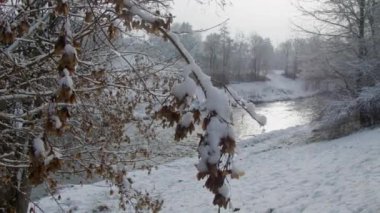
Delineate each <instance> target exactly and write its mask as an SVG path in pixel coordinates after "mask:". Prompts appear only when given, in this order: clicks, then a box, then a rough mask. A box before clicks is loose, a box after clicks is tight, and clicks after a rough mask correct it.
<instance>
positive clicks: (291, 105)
mask: <svg viewBox="0 0 380 213" xmlns="http://www.w3.org/2000/svg"><path fill="white" fill-rule="evenodd" d="M321 103H323V98H322V97H319V96H314V97H309V98H302V99H295V100H287V101H276V102H269V103H261V104H257V105H256V112H257V113H259V114H262V115H265V116H266V117H267V123H266V125H265V126H264V127H260V125H259V124H258V123H257V122H256V121H255V120H253V119H252V118H251V117H250V116H249V115H248V113H247V112H246V111H244V110H242V109H240V108H234V124H235V131H236V134H237V135H238V137H239V138H240V139H246V138H248V137H252V136H253V135H257V134H261V133H266V132H271V131H274V130H280V129H286V128H289V127H294V126H298V125H304V124H308V123H310V122H311V121H312V120H314V119H315V118H317V116H318V114H319V111H320V107H321V106H322V105H323V104H321Z"/></svg>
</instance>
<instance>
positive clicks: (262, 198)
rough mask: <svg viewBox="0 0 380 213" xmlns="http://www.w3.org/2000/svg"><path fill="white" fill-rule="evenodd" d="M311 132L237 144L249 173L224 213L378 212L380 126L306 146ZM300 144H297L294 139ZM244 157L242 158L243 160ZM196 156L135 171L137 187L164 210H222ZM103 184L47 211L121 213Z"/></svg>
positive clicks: (50, 203) (70, 194)
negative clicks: (156, 199) (201, 174)
mask: <svg viewBox="0 0 380 213" xmlns="http://www.w3.org/2000/svg"><path fill="white" fill-rule="evenodd" d="M308 131H309V130H308V128H307V126H305V127H298V128H291V129H288V130H280V131H275V132H271V133H268V134H264V135H261V136H258V137H256V138H252V139H249V140H246V141H243V142H241V143H240V144H239V151H238V152H239V156H238V157H239V161H240V164H241V165H243V167H244V170H245V172H246V174H245V176H243V177H242V178H241V179H240V180H233V181H232V182H231V183H230V184H231V186H232V190H231V198H232V207H231V208H230V209H228V210H223V211H222V212H231V211H232V210H233V209H235V210H237V209H240V211H239V212H257V213H264V212H276V213H277V212H278V213H280V212H289V213H294V212H315V213H320V212H334V213H339V212H341V213H347V212H366V213H376V212H380V191H379V189H380V141H379V138H380V128H377V129H373V130H364V131H361V132H359V133H356V134H353V135H350V136H347V137H344V138H340V139H337V140H332V141H326V142H319V143H310V144H307V143H304V142H303V140H305V138H306V136H307V135H308ZM294 139H298V141H293V140H294ZM240 159H241V160H240ZM196 162H197V159H196V158H182V159H178V160H176V161H173V162H171V163H167V164H164V165H161V166H159V167H158V169H157V170H153V171H152V173H151V175H147V174H146V171H133V172H130V173H129V176H130V177H132V178H133V179H134V181H135V183H134V186H135V187H136V188H140V189H146V190H148V191H150V194H151V195H154V196H156V197H159V198H162V199H164V200H165V203H164V207H163V211H162V212H194V213H195V212H197V213H199V212H204V213H206V212H207V213H208V212H217V209H216V208H215V207H213V206H212V204H211V203H212V199H213V197H212V194H211V193H209V192H208V191H207V189H205V188H203V187H202V184H203V182H200V181H197V180H196V178H195V174H196V168H195V167H194V164H195V163H196ZM109 190H110V189H109V187H108V186H107V184H106V183H105V182H99V183H95V184H92V185H83V186H78V185H76V186H70V187H67V188H65V189H62V190H61V191H60V193H59V194H60V196H61V199H60V200H59V201H55V200H54V199H52V198H51V197H46V198H43V199H41V200H40V201H39V202H38V203H37V204H38V205H39V206H40V207H41V208H42V209H43V210H44V212H61V211H62V209H60V208H59V207H58V205H57V203H56V202H59V203H61V207H62V208H63V209H64V211H68V210H70V209H71V210H74V212H93V210H94V209H96V208H97V207H98V206H102V205H105V206H107V207H108V208H109V212H120V210H119V209H118V200H117V196H116V195H112V196H111V195H109Z"/></svg>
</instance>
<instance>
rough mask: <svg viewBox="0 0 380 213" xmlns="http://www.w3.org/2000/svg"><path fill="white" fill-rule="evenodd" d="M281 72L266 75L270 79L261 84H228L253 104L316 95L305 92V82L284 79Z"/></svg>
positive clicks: (313, 92)
mask: <svg viewBox="0 0 380 213" xmlns="http://www.w3.org/2000/svg"><path fill="white" fill-rule="evenodd" d="M283 73H284V71H283V70H275V71H271V72H269V73H268V75H267V77H268V78H269V79H270V80H268V81H263V82H247V83H237V84H230V85H229V87H231V88H232V89H234V90H235V91H236V92H237V93H238V94H239V95H241V96H242V97H243V98H245V99H246V100H251V101H253V102H269V101H282V100H289V99H295V98H304V97H309V96H312V95H315V94H316V93H318V91H316V90H306V85H305V81H304V80H302V79H295V80H293V79H290V78H286V77H284V76H283V75H282V74H283Z"/></svg>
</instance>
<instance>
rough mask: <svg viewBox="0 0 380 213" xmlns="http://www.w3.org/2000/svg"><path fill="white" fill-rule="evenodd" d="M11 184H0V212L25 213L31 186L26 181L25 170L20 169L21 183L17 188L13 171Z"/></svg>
mask: <svg viewBox="0 0 380 213" xmlns="http://www.w3.org/2000/svg"><path fill="white" fill-rule="evenodd" d="M14 172H15V175H14V176H13V177H14V178H13V179H12V180H11V183H8V184H6V183H4V182H2V183H1V184H0V212H17V213H26V212H27V211H28V205H29V200H30V193H31V186H30V184H29V181H28V175H27V170H26V169H22V171H21V172H22V174H21V177H20V181H21V183H20V184H19V188H18V180H17V175H16V173H17V172H18V170H16V169H15V171H14Z"/></svg>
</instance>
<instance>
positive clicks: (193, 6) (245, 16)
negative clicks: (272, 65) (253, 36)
mask: <svg viewBox="0 0 380 213" xmlns="http://www.w3.org/2000/svg"><path fill="white" fill-rule="evenodd" d="M293 1H294V0H231V3H232V5H230V6H227V7H226V8H225V9H224V10H223V9H221V8H218V7H217V6H216V5H215V4H211V5H200V4H198V3H197V2H196V1H195V0H176V1H175V5H174V7H173V9H174V12H173V13H174V15H175V16H176V18H175V19H174V20H175V21H176V22H184V21H186V22H190V23H191V24H192V25H193V27H194V29H200V28H209V27H211V26H215V25H216V24H218V23H220V22H222V21H224V20H226V19H227V18H229V19H230V20H229V22H228V26H229V27H230V30H231V31H232V32H233V34H235V33H236V32H244V33H245V34H246V35H248V34H250V33H252V32H256V33H258V34H260V35H262V36H263V37H269V38H270V39H271V40H272V42H273V43H274V44H278V43H280V42H282V41H284V40H286V39H288V38H292V37H294V36H295V33H294V32H292V30H291V28H292V26H291V21H292V20H294V19H295V17H297V15H298V13H297V10H296V9H295V8H294V6H293V5H292V2H293Z"/></svg>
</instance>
